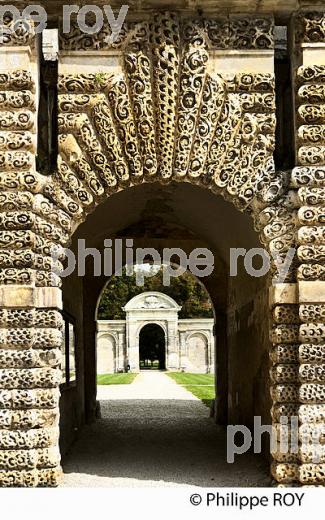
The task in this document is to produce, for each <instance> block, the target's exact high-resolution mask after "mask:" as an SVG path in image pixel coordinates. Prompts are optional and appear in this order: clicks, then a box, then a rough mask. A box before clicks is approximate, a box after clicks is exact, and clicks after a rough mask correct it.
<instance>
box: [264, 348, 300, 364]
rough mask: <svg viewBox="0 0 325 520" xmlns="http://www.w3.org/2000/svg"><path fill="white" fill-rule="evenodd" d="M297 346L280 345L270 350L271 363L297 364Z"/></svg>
mask: <svg viewBox="0 0 325 520" xmlns="http://www.w3.org/2000/svg"><path fill="white" fill-rule="evenodd" d="M298 354H299V344H290V343H280V344H279V345H274V346H273V347H272V349H271V350H270V359H271V361H273V363H297V362H298Z"/></svg>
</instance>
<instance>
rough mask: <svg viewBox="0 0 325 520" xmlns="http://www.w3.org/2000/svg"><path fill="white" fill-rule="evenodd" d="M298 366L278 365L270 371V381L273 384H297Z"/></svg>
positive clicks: (289, 364)
mask: <svg viewBox="0 0 325 520" xmlns="http://www.w3.org/2000/svg"><path fill="white" fill-rule="evenodd" d="M298 369H299V365H298V364H291V363H285V364H279V365H275V366H273V367H272V368H271V369H270V377H271V380H272V381H273V382H275V383H297V382H298V380H299V379H298Z"/></svg>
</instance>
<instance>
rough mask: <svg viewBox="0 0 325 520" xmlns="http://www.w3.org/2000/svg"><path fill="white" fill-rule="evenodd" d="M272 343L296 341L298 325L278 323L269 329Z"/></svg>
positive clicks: (297, 338)
mask: <svg viewBox="0 0 325 520" xmlns="http://www.w3.org/2000/svg"><path fill="white" fill-rule="evenodd" d="M270 339H271V341H272V342H273V343H297V342H298V340H299V326H298V325H278V326H277V327H274V329H272V330H271V338H270Z"/></svg>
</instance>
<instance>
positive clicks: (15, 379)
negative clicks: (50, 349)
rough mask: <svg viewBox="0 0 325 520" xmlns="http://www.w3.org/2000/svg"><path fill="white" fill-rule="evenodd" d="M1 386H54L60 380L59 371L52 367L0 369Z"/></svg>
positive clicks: (9, 387)
mask: <svg viewBox="0 0 325 520" xmlns="http://www.w3.org/2000/svg"><path fill="white" fill-rule="evenodd" d="M0 381H1V385H2V387H3V388H8V389H14V388H15V389H16V388H28V389H29V388H55V387H57V386H58V385H59V384H60V382H61V371H60V370H57V369H54V368H29V369H28V368H26V369H18V368H17V369H1V370H0Z"/></svg>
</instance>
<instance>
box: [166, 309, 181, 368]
mask: <svg viewBox="0 0 325 520" xmlns="http://www.w3.org/2000/svg"><path fill="white" fill-rule="evenodd" d="M179 362H180V360H179V354H178V332H177V318H176V320H168V321H167V333H166V368H167V369H168V370H178V369H179Z"/></svg>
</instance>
